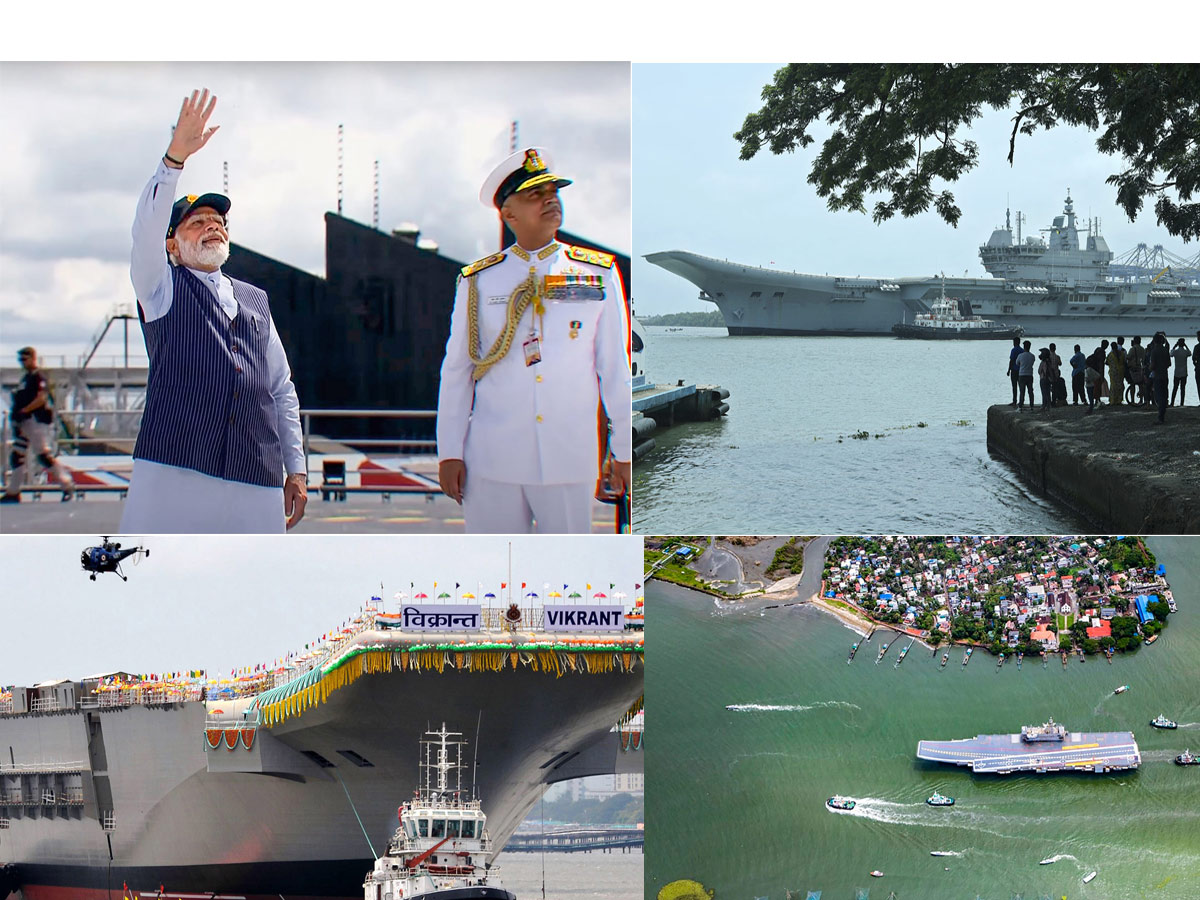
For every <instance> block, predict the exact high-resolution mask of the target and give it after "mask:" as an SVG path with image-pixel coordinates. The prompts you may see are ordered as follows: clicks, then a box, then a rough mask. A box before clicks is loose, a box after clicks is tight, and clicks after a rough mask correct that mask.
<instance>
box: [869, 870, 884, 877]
mask: <svg viewBox="0 0 1200 900" xmlns="http://www.w3.org/2000/svg"><path fill="white" fill-rule="evenodd" d="M871 877H872V878H882V877H883V873H882V872H880V871H879V870H878V869H875V870H874V871H872V872H871Z"/></svg>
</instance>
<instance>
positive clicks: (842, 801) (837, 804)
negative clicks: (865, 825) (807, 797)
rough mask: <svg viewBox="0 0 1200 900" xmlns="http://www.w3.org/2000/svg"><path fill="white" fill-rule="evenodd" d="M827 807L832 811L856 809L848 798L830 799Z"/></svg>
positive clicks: (827, 801) (826, 803)
mask: <svg viewBox="0 0 1200 900" xmlns="http://www.w3.org/2000/svg"><path fill="white" fill-rule="evenodd" d="M825 805H826V806H828V807H829V808H830V809H854V801H853V800H850V799H848V798H846V797H836V796H835V797H830V798H829V799H828V800H826V801H825Z"/></svg>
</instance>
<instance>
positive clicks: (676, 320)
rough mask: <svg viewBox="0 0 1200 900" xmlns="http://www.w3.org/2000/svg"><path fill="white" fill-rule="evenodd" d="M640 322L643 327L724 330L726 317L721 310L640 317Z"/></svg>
mask: <svg viewBox="0 0 1200 900" xmlns="http://www.w3.org/2000/svg"><path fill="white" fill-rule="evenodd" d="M638 321H639V322H641V323H642V324H643V325H675V326H680V325H683V326H689V327H700V328H724V327H725V317H724V316H722V315H721V311H720V310H719V309H710V310H706V311H704V312H678V313H666V314H665V315H661V316H640V317H639V318H638Z"/></svg>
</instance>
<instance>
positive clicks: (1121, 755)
mask: <svg viewBox="0 0 1200 900" xmlns="http://www.w3.org/2000/svg"><path fill="white" fill-rule="evenodd" d="M917 758H918V759H924V760H928V761H930V762H939V763H953V764H954V765H958V766H970V768H971V771H972V772H976V773H980V774H984V773H987V774H994V775H1008V774H1010V773H1012V772H1116V771H1119V770H1122V769H1136V768H1137V767H1138V766H1140V765H1141V763H1142V756H1141V753H1140V752H1139V750H1138V745H1137V741H1136V740H1134V737H1133V733H1132V732H1129V731H1097V732H1091V731H1082V732H1069V731H1067V729H1066V728H1065V727H1063V726H1062V725H1060V724H1058V723H1057V722H1055V721H1054V720H1053V719H1051V720H1050V721H1049V722H1046V723H1045V724H1044V725H1025V726H1023V727H1022V728H1021V733H1020V734H981V735H977V736H976V737H973V738H967V739H965V740H958V741H921V742H919V743H918V744H917Z"/></svg>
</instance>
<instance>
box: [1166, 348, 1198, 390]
mask: <svg viewBox="0 0 1200 900" xmlns="http://www.w3.org/2000/svg"><path fill="white" fill-rule="evenodd" d="M1191 355H1192V351H1190V350H1188V346H1187V342H1186V341H1185V340H1184V339H1183V338H1180V339H1179V340H1177V341H1176V342H1175V349H1174V350H1172V351H1171V357H1172V359H1174V360H1175V384H1174V385H1173V386H1172V387H1171V405H1172V406H1174V405H1175V392H1176V391H1179V405H1180V406H1186V405H1187V377H1188V371H1187V366H1188V359H1189V358H1190V357H1191ZM1197 390H1200V387H1197Z"/></svg>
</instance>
